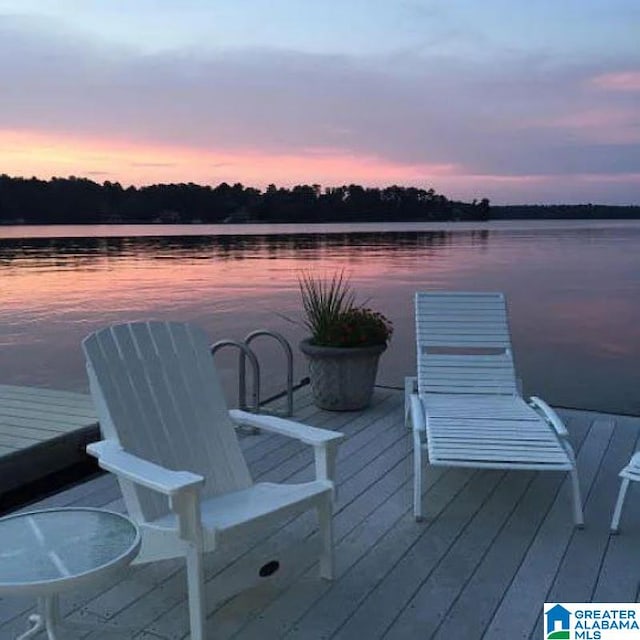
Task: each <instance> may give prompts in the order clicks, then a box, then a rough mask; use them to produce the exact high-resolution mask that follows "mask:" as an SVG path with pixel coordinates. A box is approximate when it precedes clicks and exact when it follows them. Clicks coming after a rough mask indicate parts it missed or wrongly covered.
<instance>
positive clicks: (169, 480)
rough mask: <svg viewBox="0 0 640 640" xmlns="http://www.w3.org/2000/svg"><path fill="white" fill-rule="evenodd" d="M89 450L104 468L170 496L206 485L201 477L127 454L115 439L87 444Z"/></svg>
mask: <svg viewBox="0 0 640 640" xmlns="http://www.w3.org/2000/svg"><path fill="white" fill-rule="evenodd" d="M87 453H89V454H90V455H92V456H94V457H96V458H97V459H98V464H99V465H100V467H101V468H102V469H105V470H106V471H111V472H112V473H115V474H116V475H117V476H121V477H123V478H126V479H127V480H130V481H131V482H134V483H136V484H139V485H141V486H143V487H147V489H153V490H154V491H158V492H159V493H163V494H165V495H167V496H175V495H177V494H179V493H181V492H183V491H185V490H186V489H199V488H200V487H201V486H202V485H203V484H204V478H203V477H202V476H199V475H197V474H195V473H191V472H190V471H173V470H172V469H167V468H165V467H161V466H160V465H157V464H154V463H153V462H149V461H148V460H144V459H143V458H139V457H138V456H135V455H133V454H131V453H127V452H126V451H124V450H123V449H122V447H120V445H119V444H118V443H116V442H114V441H112V440H101V441H100V442H93V443H91V444H89V445H87Z"/></svg>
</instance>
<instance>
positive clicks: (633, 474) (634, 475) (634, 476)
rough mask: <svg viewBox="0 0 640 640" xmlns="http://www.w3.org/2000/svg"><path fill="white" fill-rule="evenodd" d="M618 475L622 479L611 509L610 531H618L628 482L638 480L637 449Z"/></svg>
mask: <svg viewBox="0 0 640 640" xmlns="http://www.w3.org/2000/svg"><path fill="white" fill-rule="evenodd" d="M618 475H619V476H620V478H622V479H621V481H620V491H619V492H618V499H617V500H616V506H615V509H614V510H613V517H612V518H611V533H618V531H619V528H620V516H621V515H622V506H623V505H624V500H625V498H626V497H627V490H628V489H629V483H630V482H631V481H633V482H640V451H637V452H636V453H634V454H633V455H632V456H631V460H629V464H628V465H627V466H626V467H624V468H623V469H622V470H621V471H620V473H619V474H618Z"/></svg>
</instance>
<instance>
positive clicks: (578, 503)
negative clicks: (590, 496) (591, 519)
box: [569, 467, 584, 529]
mask: <svg viewBox="0 0 640 640" xmlns="http://www.w3.org/2000/svg"><path fill="white" fill-rule="evenodd" d="M569 473H570V474H571V484H572V485H573V520H574V522H575V525H576V527H578V528H579V529H582V528H583V527H584V515H583V513H582V498H581V497H580V480H579V478H578V470H577V469H576V467H573V469H571V471H570V472H569Z"/></svg>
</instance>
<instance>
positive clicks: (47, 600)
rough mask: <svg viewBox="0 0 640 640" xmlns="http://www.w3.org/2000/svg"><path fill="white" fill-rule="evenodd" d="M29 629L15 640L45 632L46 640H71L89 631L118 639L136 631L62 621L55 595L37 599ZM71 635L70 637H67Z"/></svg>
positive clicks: (26, 639)
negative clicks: (36, 606)
mask: <svg viewBox="0 0 640 640" xmlns="http://www.w3.org/2000/svg"><path fill="white" fill-rule="evenodd" d="M29 622H30V623H31V627H30V628H29V629H27V631H25V632H24V633H23V634H22V635H20V636H18V637H17V638H16V640H29V638H33V637H35V636H36V635H38V634H39V633H41V632H45V633H46V635H47V640H71V638H76V637H80V636H81V635H85V634H87V633H89V632H91V631H99V632H100V637H103V636H104V637H114V636H117V637H118V638H119V639H122V638H131V637H132V636H133V634H134V632H136V631H138V630H137V629H127V628H121V627H117V626H110V625H109V624H105V623H100V624H94V623H90V622H75V621H67V620H62V619H61V617H60V605H59V599H58V596H57V594H56V595H50V596H44V597H42V598H38V612H37V613H33V614H31V615H30V616H29ZM69 633H71V636H70V635H69Z"/></svg>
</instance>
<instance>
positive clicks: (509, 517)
mask: <svg viewBox="0 0 640 640" xmlns="http://www.w3.org/2000/svg"><path fill="white" fill-rule="evenodd" d="M402 402H403V394H402V393H401V392H398V391H394V390H389V389H382V388H378V389H376V393H375V397H374V402H373V404H372V406H371V407H370V408H369V409H368V410H366V411H364V412H358V413H330V412H325V411H320V410H318V409H316V408H315V407H314V406H313V405H312V404H311V401H310V398H309V394H308V390H306V389H302V390H300V391H298V392H297V393H296V412H295V415H296V418H297V419H299V420H302V421H304V422H307V423H309V424H312V425H315V426H322V427H325V428H329V429H336V430H341V431H343V432H344V433H345V434H346V435H347V440H346V441H345V442H344V444H343V445H342V446H341V448H340V454H339V458H338V466H337V479H338V487H339V491H338V499H337V504H336V510H335V517H334V526H335V553H336V579H335V580H334V581H333V582H331V583H329V582H325V581H323V580H320V579H319V578H318V577H317V566H315V564H314V561H313V558H312V557H310V556H309V555H307V553H306V552H305V550H304V548H303V547H302V545H300V544H298V543H299V542H300V541H302V540H313V539H314V537H315V529H316V524H315V520H314V517H313V516H312V514H308V515H305V516H301V517H298V518H294V519H292V520H289V521H287V522H284V523H280V524H279V525H277V526H274V527H273V528H272V529H270V530H269V532H268V534H267V535H265V537H264V538H262V539H260V540H256V541H254V542H253V543H252V544H246V543H238V544H237V545H235V546H234V547H233V548H231V549H230V550H229V553H228V555H226V556H224V557H220V556H216V555H210V556H208V557H207V561H206V568H207V571H206V575H207V603H208V620H207V629H208V637H209V638H211V639H216V640H217V639H218V638H220V639H222V638H241V639H243V640H244V639H245V638H246V639H251V638H260V639H261V640H264V639H265V638H266V639H269V638H288V639H293V638H304V639H307V638H317V639H320V638H341V639H350V638H358V639H359V638H367V639H369V638H390V639H391V638H394V639H402V638H408V639H409V638H410V639H414V638H421V639H422V638H438V639H442V640H444V639H445V638H446V639H453V640H456V639H460V640H467V639H469V640H473V639H475V638H478V639H479V638H484V637H486V638H498V639H502V638H504V639H507V638H508V639H511V638H538V637H541V633H542V630H541V626H540V623H541V611H542V605H543V602H545V600H546V601H578V602H579V601H600V600H602V601H610V602H625V601H636V600H637V598H638V584H639V579H640V545H638V544H637V543H638V538H639V537H640V508H638V505H637V502H636V501H637V497H638V495H637V492H636V487H634V486H632V488H631V489H630V492H629V497H628V501H627V507H626V510H625V512H624V514H623V520H622V528H621V534H620V535H618V536H613V537H611V536H609V534H608V525H609V520H610V517H611V511H612V508H613V503H614V501H615V497H616V493H617V490H618V479H617V473H618V471H619V470H620V468H621V467H622V466H623V465H624V464H626V462H627V461H628V460H629V457H630V456H631V453H632V452H633V451H634V450H635V449H636V448H637V447H638V446H639V442H638V438H639V435H640V418H631V417H621V416H610V415H605V414H598V413H587V412H580V411H573V410H563V411H561V414H562V416H563V417H564V419H565V421H566V423H567V427H568V429H569V431H570V433H571V438H572V441H573V443H574V446H575V447H576V450H577V454H578V468H579V473H580V482H581V488H582V491H583V498H584V501H585V520H586V528H585V529H584V530H575V529H574V528H573V526H572V512H571V491H570V486H569V482H568V479H567V478H566V476H565V475H564V474H562V473H551V472H545V473H534V472H528V471H512V472H504V471H478V470H473V469H447V468H442V467H437V468H429V469H427V470H426V482H425V486H424V496H423V499H424V505H425V514H426V520H425V522H422V523H416V522H415V521H414V519H413V517H412V509H411V497H412V468H411V467H412V455H411V440H410V437H409V433H408V432H407V430H406V429H405V428H404V427H403V424H402V423H403V414H402ZM242 446H243V448H244V451H245V455H246V457H247V460H248V462H249V465H250V467H251V470H252V472H253V474H254V477H255V478H256V479H260V480H267V481H276V482H297V481H304V480H308V479H310V478H311V477H312V474H313V464H312V453H311V452H310V451H309V450H308V448H306V447H303V446H301V445H299V444H298V443H296V442H291V441H287V440H285V439H283V438H281V437H279V436H272V435H269V434H264V433H263V434H259V435H256V436H246V437H243V438H242ZM54 505H58V506H63V505H81V506H90V505H93V506H103V507H109V508H112V509H119V510H121V509H123V503H122V500H121V498H120V494H119V491H118V488H117V485H116V483H115V481H114V479H113V478H112V477H110V476H108V475H105V476H102V477H99V478H97V479H95V480H92V481H90V482H86V483H83V484H81V485H78V486H76V487H74V488H72V489H70V490H68V491H66V492H63V493H60V494H56V495H55V496H52V497H50V498H48V499H47V500H45V501H43V502H42V503H40V504H39V505H38V506H39V507H45V506H54ZM269 558H278V559H279V560H280V561H281V563H282V568H281V570H280V571H279V572H278V573H276V574H275V575H274V576H273V577H272V578H270V579H268V580H265V581H263V582H261V583H259V584H258V585H257V586H255V587H253V588H251V589H249V590H246V591H243V592H241V593H239V594H238V595H235V596H233V597H229V596H228V594H229V589H230V588H232V587H233V586H234V584H235V582H234V580H235V576H236V574H237V573H238V571H239V568H240V567H241V566H244V565H247V564H249V565H252V566H255V567H256V569H257V568H258V567H259V566H261V564H262V563H263V562H264V560H265V559H269ZM32 604H33V603H32V602H30V601H28V600H25V599H21V598H4V599H2V600H0V638H2V639H4V638H12V637H14V634H16V633H17V632H19V631H21V630H23V629H24V628H25V627H24V625H25V616H26V615H27V614H28V612H29V610H30V609H31V607H32ZM62 610H63V614H64V615H65V616H69V617H70V618H72V619H85V620H86V619H93V620H99V621H103V622H106V623H109V624H111V625H115V626H117V627H119V628H121V629H131V630H132V631H130V632H126V633H125V632H123V633H124V637H129V638H135V639H136V640H151V639H155V640H158V639H160V640H162V639H165V640H169V639H180V640H183V639H185V638H187V637H188V621H187V607H186V586H185V575H184V570H183V566H182V563H181V562H179V561H175V562H173V561H171V562H163V563H156V564H150V565H140V566H135V567H133V568H132V569H131V571H130V572H129V573H128V574H127V576H126V577H124V578H123V579H121V580H120V581H118V582H117V583H115V584H111V585H107V586H102V587H96V588H94V589H91V590H85V591H84V592H82V593H69V594H67V595H65V596H63V598H62ZM99 637H100V634H92V635H90V636H88V638H91V640H94V639H96V640H97V638H99Z"/></svg>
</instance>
